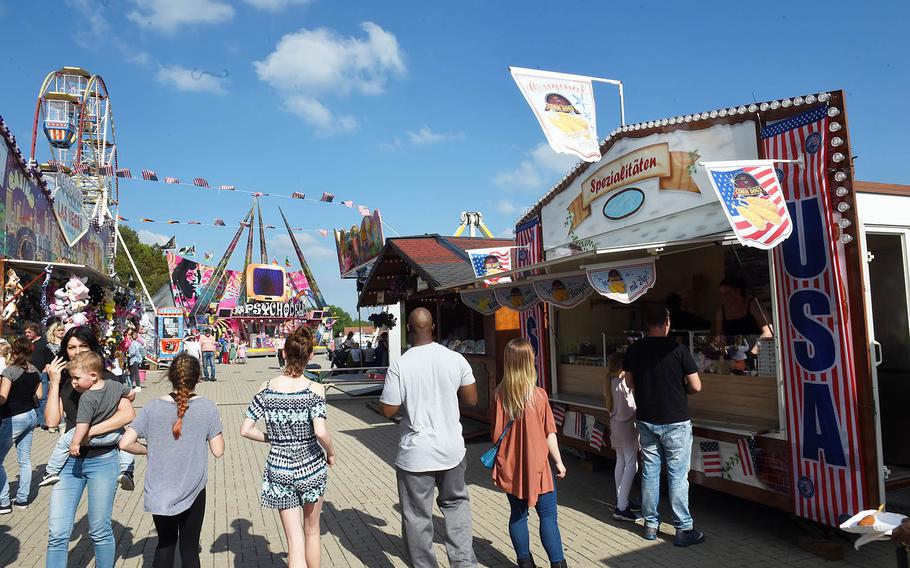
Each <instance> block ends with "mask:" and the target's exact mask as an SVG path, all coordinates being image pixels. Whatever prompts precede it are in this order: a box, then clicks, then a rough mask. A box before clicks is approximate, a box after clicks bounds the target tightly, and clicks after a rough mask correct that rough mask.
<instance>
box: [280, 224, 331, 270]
mask: <svg viewBox="0 0 910 568" xmlns="http://www.w3.org/2000/svg"><path fill="white" fill-rule="evenodd" d="M329 237H331V233H330V234H329ZM294 238H295V239H297V244H298V245H300V250H302V251H303V254H304V256H305V257H306V259H307V260H308V261H310V260H325V259H334V258H337V255H336V253H335V249H334V248H330V247H329V246H328V245H326V243H329V242H332V239H331V238H323V237H321V236H319V235H317V234H314V233H306V232H295V233H294ZM269 254H271V255H272V256H273V257H275V258H278V260H279V262H281V261H283V260H284V258H283V257H285V256H286V257H288V258H290V259H291V263H292V264H293V265H294V266H296V265H297V253H296V251H294V245H292V244H291V238H290V237H289V236H288V235H287V232H284V233H281V234H279V235H277V236H275V237H274V238H271V239H269ZM279 257H281V258H279Z"/></svg>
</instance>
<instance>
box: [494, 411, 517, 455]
mask: <svg viewBox="0 0 910 568" xmlns="http://www.w3.org/2000/svg"><path fill="white" fill-rule="evenodd" d="M513 420H514V418H513V419H511V420H509V422H508V424H506V427H505V428H503V429H502V434H500V435H499V439H498V440H496V443H495V444H494V445H493V447H494V448H498V447H499V445H500V444H502V439H503V438H505V437H506V432H508V431H509V428H511V427H512V422H513Z"/></svg>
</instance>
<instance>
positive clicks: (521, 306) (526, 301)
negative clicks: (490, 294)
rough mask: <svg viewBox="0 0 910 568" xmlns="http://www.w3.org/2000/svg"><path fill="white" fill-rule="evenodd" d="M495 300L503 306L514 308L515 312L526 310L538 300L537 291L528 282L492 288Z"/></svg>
mask: <svg viewBox="0 0 910 568" xmlns="http://www.w3.org/2000/svg"><path fill="white" fill-rule="evenodd" d="M494 293H495V294H496V301H497V302H498V303H499V304H500V305H501V306H503V307H506V308H509V309H510V310H515V311H516V312H524V311H527V310H529V309H531V308H533V307H534V306H536V305H537V303H538V302H540V298H538V297H537V292H535V291H534V287H533V286H532V285H530V284H513V285H512V286H503V287H501V288H494Z"/></svg>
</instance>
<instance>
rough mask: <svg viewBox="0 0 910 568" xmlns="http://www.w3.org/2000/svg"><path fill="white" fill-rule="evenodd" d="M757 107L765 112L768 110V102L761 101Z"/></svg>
mask: <svg viewBox="0 0 910 568" xmlns="http://www.w3.org/2000/svg"><path fill="white" fill-rule="evenodd" d="M758 108H760V109H761V111H762V112H765V111H766V110H768V103H762V104H761V106H759V107H758Z"/></svg>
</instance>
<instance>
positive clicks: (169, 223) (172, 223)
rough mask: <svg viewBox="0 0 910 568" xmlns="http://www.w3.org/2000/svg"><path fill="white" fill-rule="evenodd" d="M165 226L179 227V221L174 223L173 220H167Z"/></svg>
mask: <svg viewBox="0 0 910 568" xmlns="http://www.w3.org/2000/svg"><path fill="white" fill-rule="evenodd" d="M167 224H168V225H179V224H180V221H176V220H174V219H168V221H167Z"/></svg>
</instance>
